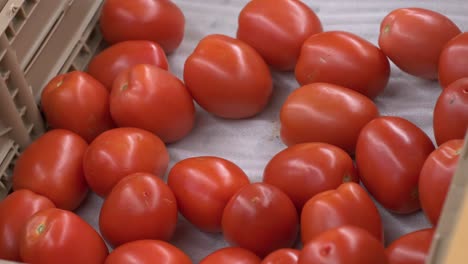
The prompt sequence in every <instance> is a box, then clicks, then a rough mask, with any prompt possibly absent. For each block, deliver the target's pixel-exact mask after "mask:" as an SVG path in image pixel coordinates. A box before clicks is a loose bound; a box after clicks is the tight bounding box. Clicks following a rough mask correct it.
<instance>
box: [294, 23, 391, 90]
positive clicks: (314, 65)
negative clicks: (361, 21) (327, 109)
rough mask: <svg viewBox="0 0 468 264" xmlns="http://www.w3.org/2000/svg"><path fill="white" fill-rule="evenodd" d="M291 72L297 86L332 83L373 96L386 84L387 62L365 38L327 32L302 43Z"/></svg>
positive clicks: (388, 73) (340, 32)
mask: <svg viewBox="0 0 468 264" xmlns="http://www.w3.org/2000/svg"><path fill="white" fill-rule="evenodd" d="M295 73H296V79H297V81H298V82H299V83H300V84H301V85H305V84H309V83H316V82H326V83H333V84H337V85H341V86H344V87H348V88H351V89H353V90H356V91H357V92H359V93H362V94H364V95H366V96H368V97H369V98H374V97H376V96H377V95H378V94H380V93H381V92H382V91H383V90H384V89H385V87H386V86H387V82H388V79H389V77H390V63H389V62H388V59H387V57H386V56H385V54H384V53H383V52H382V51H381V50H380V49H379V48H377V47H376V46H374V45H373V44H372V43H370V42H368V41H367V40H365V39H363V38H361V37H358V36H356V35H354V34H352V33H348V32H342V31H329V32H323V33H319V34H315V35H313V36H311V37H309V38H308V39H307V40H306V41H305V42H304V44H303V45H302V49H301V53H300V55H299V60H298V61H297V65H296V69H295Z"/></svg>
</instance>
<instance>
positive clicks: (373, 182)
mask: <svg viewBox="0 0 468 264" xmlns="http://www.w3.org/2000/svg"><path fill="white" fill-rule="evenodd" d="M433 150H434V145H433V144H432V142H431V139H430V138H429V137H428V136H427V135H426V134H425V133H424V131H422V130H421V129H420V128H419V127H417V126H416V125H414V124H413V123H411V122H410V121H408V120H406V119H403V118H401V117H393V116H386V117H379V118H376V119H374V120H372V121H371V122H369V124H367V125H366V126H365V127H364V128H363V129H362V131H361V134H360V135H359V139H358V142H357V147H356V163H357V166H358V169H359V176H360V177H361V180H362V182H363V183H364V185H365V186H366V188H367V190H368V191H369V192H370V193H371V194H372V195H373V196H374V197H375V199H376V200H377V201H378V202H379V203H381V204H382V206H383V207H385V208H387V209H388V210H390V211H392V212H395V213H400V214H408V213H412V212H415V211H417V210H419V209H420V208H421V206H420V203H419V191H418V180H419V173H420V171H421V168H422V166H423V164H424V161H425V160H426V158H427V156H429V154H430V153H431V152H432V151H433Z"/></svg>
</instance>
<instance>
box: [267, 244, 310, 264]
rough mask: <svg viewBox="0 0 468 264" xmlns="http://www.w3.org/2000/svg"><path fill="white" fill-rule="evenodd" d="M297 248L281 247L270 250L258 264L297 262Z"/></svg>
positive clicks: (295, 263)
mask: <svg viewBox="0 0 468 264" xmlns="http://www.w3.org/2000/svg"><path fill="white" fill-rule="evenodd" d="M300 253H301V251H300V250H298V249H292V248H282V249H278V250H276V251H273V252H271V253H270V254H269V255H268V256H266V257H265V258H264V259H263V260H262V262H261V263H260V264H280V263H281V264H297V262H298V261H299V254H300Z"/></svg>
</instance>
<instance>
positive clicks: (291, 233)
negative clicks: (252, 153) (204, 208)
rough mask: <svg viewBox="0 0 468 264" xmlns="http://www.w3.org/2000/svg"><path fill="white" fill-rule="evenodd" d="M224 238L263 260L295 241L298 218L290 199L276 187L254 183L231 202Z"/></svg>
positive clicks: (225, 217) (224, 228) (225, 215)
mask: <svg viewBox="0 0 468 264" xmlns="http://www.w3.org/2000/svg"><path fill="white" fill-rule="evenodd" d="M222 228H223V234H224V238H225V239H226V240H227V241H228V242H229V243H230V244H233V245H238V246H240V247H243V248H245V249H248V250H251V251H252V252H254V253H255V254H257V255H259V256H260V257H264V256H266V255H268V254H269V253H271V252H272V251H274V250H277V249H280V248H284V247H290V246H292V245H293V243H294V242H295V240H296V237H297V231H298V216H297V212H296V208H295V207H294V204H293V202H292V201H291V199H289V197H288V196H287V195H286V194H285V193H283V191H281V190H280V189H278V188H277V187H275V186H273V185H270V184H266V183H253V184H250V185H247V186H244V187H242V189H240V190H239V191H238V192H237V193H236V194H235V195H234V196H233V197H232V198H231V200H229V202H228V204H227V205H226V208H225V209H224V213H223V218H222Z"/></svg>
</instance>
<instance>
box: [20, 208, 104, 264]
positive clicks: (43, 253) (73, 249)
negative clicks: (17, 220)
mask: <svg viewBox="0 0 468 264" xmlns="http://www.w3.org/2000/svg"><path fill="white" fill-rule="evenodd" d="M20 241H21V242H20V256H21V259H22V260H23V261H24V262H26V263H35V264H36V263H37V264H42V263H47V264H51V263H70V264H74V263H76V264H82V263H89V264H93V263H96V264H98V263H103V262H104V260H105V259H106V257H107V255H108V253H109V252H108V250H107V246H106V244H105V243H104V241H103V240H102V238H101V237H100V236H99V234H98V233H97V232H96V231H95V230H94V229H93V227H92V226H90V225H89V224H88V223H86V222H85V221H84V220H83V219H81V218H80V217H79V216H78V215H76V214H74V213H72V212H70V211H66V210H61V209H58V208H49V209H45V210H42V211H40V212H38V213H36V214H35V215H33V216H32V217H31V218H29V220H28V222H27V223H26V226H25V228H24V231H23V234H22V236H21V240H20Z"/></svg>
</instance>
